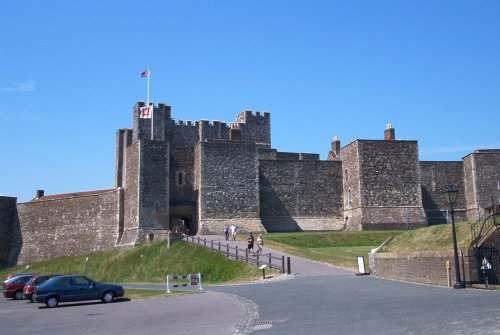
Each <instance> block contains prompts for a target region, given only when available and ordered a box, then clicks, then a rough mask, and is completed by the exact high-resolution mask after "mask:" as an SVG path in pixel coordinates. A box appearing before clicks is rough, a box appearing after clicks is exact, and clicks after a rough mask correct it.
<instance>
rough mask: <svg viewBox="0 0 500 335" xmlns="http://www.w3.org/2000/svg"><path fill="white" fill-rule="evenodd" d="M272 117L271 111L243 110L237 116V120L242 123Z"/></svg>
mask: <svg viewBox="0 0 500 335" xmlns="http://www.w3.org/2000/svg"><path fill="white" fill-rule="evenodd" d="M270 119H271V114H270V113H269V112H264V113H263V114H261V112H258V111H256V112H255V113H254V112H253V111H250V110H246V111H243V112H241V113H240V114H238V115H237V116H236V122H240V123H248V122H252V121H258V120H266V121H267V120H270Z"/></svg>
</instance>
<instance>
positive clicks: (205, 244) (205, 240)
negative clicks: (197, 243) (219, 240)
mask: <svg viewBox="0 0 500 335" xmlns="http://www.w3.org/2000/svg"><path fill="white" fill-rule="evenodd" d="M203 246H205V247H206V246H207V239H206V238H204V239H203Z"/></svg>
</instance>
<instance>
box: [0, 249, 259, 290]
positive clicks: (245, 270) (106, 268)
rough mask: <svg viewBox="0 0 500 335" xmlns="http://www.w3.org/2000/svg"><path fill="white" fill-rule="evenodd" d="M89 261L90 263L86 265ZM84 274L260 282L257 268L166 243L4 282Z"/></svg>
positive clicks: (78, 259) (50, 266) (58, 263)
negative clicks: (41, 275)
mask: <svg viewBox="0 0 500 335" xmlns="http://www.w3.org/2000/svg"><path fill="white" fill-rule="evenodd" d="M87 257H88V261H85V260H86V258H87ZM24 271H29V272H35V273H61V274H84V275H87V276H88V277H91V278H93V279H95V280H97V281H102V282H111V283H140V282H148V283H165V277H166V276H167V274H173V275H187V274H190V273H193V274H194V273H201V274H202V283H206V284H209V283H213V284H215V283H222V282H242V281H249V280H254V279H258V278H260V276H261V271H259V269H258V268H257V267H256V266H255V265H249V264H246V263H244V262H241V261H233V260H229V259H228V258H226V257H225V256H224V255H222V254H219V253H216V252H213V251H210V250H208V249H206V248H203V247H201V246H196V245H193V244H186V243H176V244H174V245H173V247H172V248H171V249H170V250H168V249H167V245H166V243H165V242H155V243H150V244H145V245H142V246H139V247H137V248H134V249H123V250H118V249H115V250H112V251H105V252H94V253H90V254H85V255H79V256H68V257H58V258H54V259H51V260H48V261H43V262H39V263H34V264H30V266H29V268H28V269H27V270H26V265H24V266H18V267H14V268H9V269H4V270H2V271H0V278H4V277H5V276H6V275H7V274H8V273H12V272H24Z"/></svg>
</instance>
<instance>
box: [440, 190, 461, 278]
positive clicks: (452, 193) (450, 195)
mask: <svg viewBox="0 0 500 335" xmlns="http://www.w3.org/2000/svg"><path fill="white" fill-rule="evenodd" d="M457 195H458V191H457V190H455V189H453V186H452V185H450V186H448V189H447V190H446V192H444V197H445V198H446V201H448V203H449V204H450V209H451V229H452V233H453V255H454V256H455V274H456V275H455V279H456V283H455V285H453V288H465V283H464V282H463V281H462V279H461V278H460V265H459V263H458V248H457V234H456V232H455V211H454V210H453V204H454V203H455V202H456V201H457Z"/></svg>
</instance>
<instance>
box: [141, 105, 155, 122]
mask: <svg viewBox="0 0 500 335" xmlns="http://www.w3.org/2000/svg"><path fill="white" fill-rule="evenodd" d="M151 109H152V107H151V106H145V107H141V108H139V112H140V114H139V115H140V118H141V119H151V116H152V113H151V112H152V111H151Z"/></svg>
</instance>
